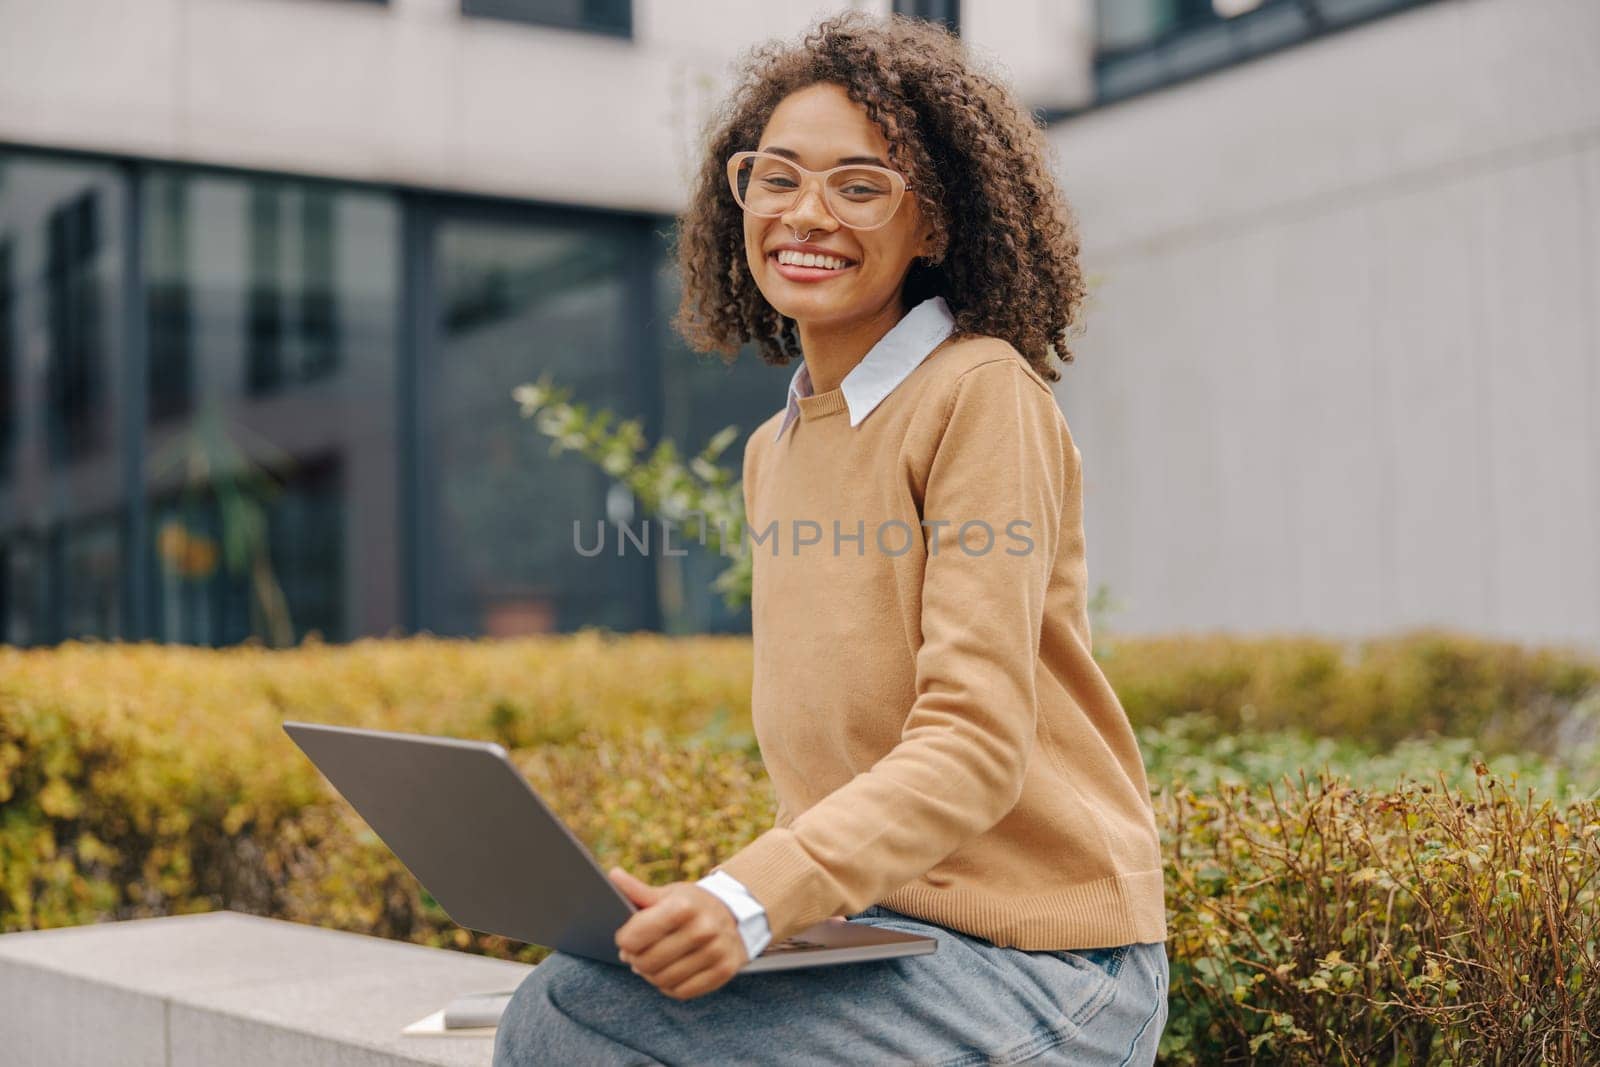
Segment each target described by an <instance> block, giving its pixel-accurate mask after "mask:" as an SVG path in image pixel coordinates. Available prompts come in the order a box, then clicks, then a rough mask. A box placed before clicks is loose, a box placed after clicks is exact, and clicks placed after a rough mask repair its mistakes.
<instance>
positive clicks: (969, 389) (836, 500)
mask: <svg viewBox="0 0 1600 1067" xmlns="http://www.w3.org/2000/svg"><path fill="white" fill-rule="evenodd" d="M799 405H800V414H801V417H800V418H799V419H798V420H797V421H796V422H795V423H794V424H793V425H791V426H790V427H789V428H788V429H787V430H786V431H785V432H784V434H783V436H782V437H780V438H778V439H777V440H774V439H773V438H774V433H775V431H776V429H777V427H778V425H779V421H780V420H781V419H782V417H783V412H781V411H780V412H778V413H777V414H775V415H773V416H772V417H771V418H769V419H768V420H766V422H764V423H763V424H762V425H761V426H758V427H757V428H756V429H755V430H754V431H753V432H752V433H751V435H750V436H749V438H748V439H747V440H746V443H745V455H744V494H745V510H746V515H747V517H748V520H749V529H748V534H747V537H746V541H745V545H744V549H745V550H746V551H750V552H753V553H754V560H753V566H754V586H753V601H752V613H753V639H754V655H755V675H754V684H753V689H752V698H751V699H752V714H753V717H754V727H755V732H756V738H757V740H758V742H759V744H760V746H761V754H762V758H763V760H764V762H765V764H766V767H767V771H768V774H769V775H770V777H771V779H772V784H773V788H774V789H775V791H776V795H777V799H778V816H777V820H776V823H775V825H774V826H773V828H772V829H770V830H768V831H766V832H765V833H763V834H762V835H761V836H759V837H758V838H756V840H754V841H752V842H751V843H750V844H749V845H747V846H745V847H744V848H743V849H741V850H740V851H739V852H737V853H735V854H734V855H733V856H732V857H730V858H729V859H728V860H727V861H726V862H724V863H722V864H721V865H720V866H719V867H718V868H717V869H719V870H725V871H726V872H727V873H728V874H730V875H731V876H733V877H734V878H736V879H738V880H739V881H740V882H741V883H743V885H744V886H746V887H747V888H748V889H749V890H750V892H751V894H752V895H753V896H754V897H755V898H756V899H757V900H758V901H759V902H760V903H761V904H762V906H763V907H765V909H766V913H767V919H768V922H769V923H770V924H771V928H772V937H773V940H774V941H777V940H782V939H783V938H786V937H789V936H791V935H793V934H794V933H796V932H798V931H799V930H802V929H804V928H805V927H807V926H809V925H811V924H812V923H815V922H819V921H821V920H822V919H825V918H827V917H828V916H830V915H851V914H854V913H855V912H858V911H861V910H863V909H865V908H866V907H868V906H869V905H872V904H883V905H884V906H885V907H889V908H892V909H894V910H896V911H900V912H903V913H905V914H907V915H913V916H917V917H919V918H923V919H927V920H929V921H931V922H936V923H939V924H941V925H944V926H947V927H950V928H953V929H956V930H960V931H963V932H965V933H968V934H973V935H976V936H979V937H982V938H985V939H987V940H989V941H991V942H993V943H994V944H997V945H1002V946H1015V947H1018V948H1023V949H1070V948H1096V947H1102V946H1109V945H1121V944H1126V943H1128V942H1134V941H1164V940H1165V939H1166V933H1167V931H1166V915H1165V907H1164V900H1163V883H1162V869H1161V863H1162V859H1161V850H1160V840H1159V836H1158V834H1157V830H1156V824H1155V818H1154V814H1153V811H1152V808H1151V803H1150V796H1149V790H1148V785H1147V782H1146V778H1145V770H1144V763H1143V760H1142V758H1141V756H1140V753H1139V749H1138V745H1137V743H1136V741H1135V738H1134V735H1133V731H1132V729H1131V728H1130V726H1129V724H1128V719H1127V716H1126V714H1125V713H1124V712H1123V710H1122V706H1121V704H1120V703H1119V702H1118V700H1117V696H1116V694H1115V692H1113V690H1112V689H1111V687H1110V685H1109V684H1107V682H1106V679H1105V676H1104V675H1103V674H1102V673H1101V671H1100V668H1099V666H1098V664H1096V662H1095V660H1094V658H1093V657H1092V655H1091V654H1090V635H1089V617H1088V610H1087V603H1086V585H1087V570H1086V564H1085V557H1084V536H1083V504H1082V484H1081V479H1080V470H1081V467H1080V459H1081V456H1080V454H1079V452H1078V449H1077V446H1076V445H1075V444H1074V443H1073V440H1072V436H1071V434H1070V433H1069V432H1068V429H1067V424H1066V420H1065V418H1064V417H1063V416H1062V414H1061V409H1060V408H1059V407H1058V406H1057V404H1056V401H1055V397H1054V395H1053V394H1052V392H1051V390H1050V388H1049V386H1048V385H1047V384H1046V383H1045V382H1044V381H1043V380H1042V379H1041V378H1040V377H1039V376H1038V375H1037V373H1035V372H1034V370H1033V369H1032V368H1031V367H1030V366H1029V365H1028V363H1027V362H1026V361H1025V360H1024V359H1023V358H1022V357H1021V356H1020V355H1019V354H1018V353H1017V352H1016V350H1015V349H1014V348H1012V347H1011V346H1010V345H1009V344H1007V343H1006V342H1004V341H1001V340H998V339H995V338H989V337H962V338H952V339H951V340H949V341H947V342H945V343H944V344H942V345H941V346H940V347H938V348H937V349H935V350H934V351H933V352H932V353H931V354H930V355H929V356H928V357H927V358H926V359H925V360H923V361H922V362H921V363H920V364H919V365H918V366H917V367H916V369H915V370H913V371H912V372H911V373H910V374H909V375H908V376H907V377H906V378H905V380H904V381H903V382H902V383H901V384H900V385H899V386H898V387H897V388H895V389H894V391H893V392H892V393H891V394H890V395H889V396H888V397H887V398H886V399H884V401H883V402H882V404H881V406H879V407H878V408H877V410H876V411H874V412H873V414H872V416H871V417H870V418H867V419H865V420H864V421H862V422H861V423H860V425H857V426H851V425H850V423H849V419H848V417H847V416H846V405H845V398H844V394H843V391H842V390H841V389H840V388H834V389H832V390H829V391H827V392H823V393H818V394H816V395H814V396H807V397H803V398H801V399H800V400H799ZM958 530H959V531H962V535H961V537H960V539H959V540H958V536H957V534H958Z"/></svg>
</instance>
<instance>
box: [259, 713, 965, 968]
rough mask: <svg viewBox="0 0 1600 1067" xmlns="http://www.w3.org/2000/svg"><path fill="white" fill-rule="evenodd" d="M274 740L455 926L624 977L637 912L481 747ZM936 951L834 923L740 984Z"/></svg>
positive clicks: (493, 753)
mask: <svg viewBox="0 0 1600 1067" xmlns="http://www.w3.org/2000/svg"><path fill="white" fill-rule="evenodd" d="M283 728H284V730H285V731H286V732H287V733H288V734H289V736H290V737H291V738H293V739H294V742H295V744H297V745H299V746H300V749H301V751H303V752H304V753H305V754H306V755H307V756H309V757H310V758H311V761H312V762H313V763H315V764H316V765H317V767H318V769H320V770H321V771H322V773H323V774H324V775H326V776H327V778H328V780H329V781H330V782H332V783H333V787H334V788H335V789H337V790H338V791H339V793H340V794H341V795H342V796H343V797H344V798H345V799H346V800H348V801H349V802H350V803H351V805H353V806H354V807H355V809H356V811H357V812H358V813H360V815H361V817H362V818H363V819H365V820H366V821H367V825H369V826H371V827H372V829H373V832H374V833H376V834H377V835H378V837H379V838H381V839H382V841H383V843H384V844H385V845H387V846H389V848H390V849H391V850H392V851H393V852H394V854H395V855H396V856H398V857H399V859H400V862H401V863H403V864H405V866H406V868H407V869H408V870H410V872H411V873H412V874H413V875H415V876H416V878H417V881H419V882H421V883H422V885H423V887H424V888H426V889H427V890H428V892H429V893H431V894H432V895H433V897H434V899H435V900H437V901H438V902H439V904H440V906H441V907H443V908H444V910H445V913H446V914H448V915H449V916H450V918H451V919H452V920H453V921H454V922H456V923H458V924H459V925H461V926H464V927H466V928H467V929H469V930H478V931H480V932H482V933H488V934H500V935H502V936H504V937H510V938H514V939H516V940H518V941H525V942H528V943H529V944H534V945H544V946H546V947H548V948H553V949H559V950H560V951H562V952H566V953H569V954H571V955H575V956H586V957H588V958H589V959H592V960H600V961H601V962H604V963H611V964H616V965H617V966H619V967H621V966H624V964H623V963H622V960H621V959H620V958H619V957H618V955H617V946H616V942H615V941H614V940H613V937H614V936H615V934H616V932H617V930H618V929H619V928H620V927H621V926H622V924H623V923H625V922H627V921H628V917H629V916H630V915H632V914H633V913H634V912H636V911H638V910H639V909H638V908H636V907H635V906H634V904H633V902H632V901H630V900H629V899H628V898H627V897H625V896H623V895H622V892H621V890H619V889H617V887H616V886H615V885H613V884H612V882H611V879H610V878H608V877H607V876H606V874H605V872H604V871H602V870H601V869H600V865H599V864H598V863H596V862H595V860H594V857H593V856H592V855H590V853H589V850H588V849H587V848H585V847H584V846H583V843H582V842H580V841H579V840H578V839H577V838H576V837H575V836H573V833H572V831H571V830H569V829H568V828H567V826H566V824H564V823H563V822H562V821H561V820H560V819H558V818H557V817H556V816H555V813H554V812H552V811H551V810H550V808H549V806H548V805H546V804H545V802H544V800H543V799H542V798H541V797H540V796H539V794H538V793H536V792H534V790H533V787H532V786H531V785H529V784H528V781H527V779H525V778H523V777H522V774H521V773H520V772H519V771H518V770H517V769H516V767H514V766H513V765H512V763H511V761H510V759H508V758H507V756H506V750H505V749H504V748H502V747H501V746H500V745H497V744H495V743H493V742H491V741H462V740H457V739H454V738H449V737H430V736H427V735H426V734H409V733H394V732H390V731H386V730H364V729H359V728H357V727H351V726H328V725H323V724H319V723H309V722H286V723H284V724H283ZM938 947H939V942H938V941H936V940H934V939H933V938H931V937H924V936H922V935H920V934H908V933H903V932H901V931H898V930H886V929H882V928H879V927H875V926H871V925H868V924H866V923H853V922H848V921H846V920H844V919H842V918H832V919H825V920H823V921H822V922H819V923H817V924H816V925H814V926H810V927H807V928H806V929H804V930H802V931H800V932H799V933H798V934H795V935H794V936H793V937H790V938H787V939H785V940H783V941H778V942H774V943H772V944H770V945H768V946H767V948H766V950H765V951H764V952H762V953H761V955H759V956H757V957H756V958H755V959H753V960H750V961H748V962H747V963H745V965H744V967H742V968H741V969H740V973H741V974H743V973H747V972H755V971H781V970H788V969H790V968H795V967H820V966H824V965H827V964H835V963H860V962H864V961H867V960H884V959H892V958H894V957H898V956H920V955H925V954H927V953H930V952H934V951H936V950H937V949H938Z"/></svg>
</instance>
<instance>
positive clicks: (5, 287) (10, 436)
mask: <svg viewBox="0 0 1600 1067" xmlns="http://www.w3.org/2000/svg"><path fill="white" fill-rule="evenodd" d="M11 245H12V242H11V241H9V240H0V485H4V484H5V483H7V482H9V481H11V475H12V464H13V460H14V458H15V456H16V449H17V343H16V329H15V323H14V321H13V316H12V311H11V309H12V307H13V305H14V303H15V298H14V297H13V295H12V294H13V291H14V290H13V283H12V281H11V258H12V252H11Z"/></svg>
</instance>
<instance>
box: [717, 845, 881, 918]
mask: <svg viewBox="0 0 1600 1067" xmlns="http://www.w3.org/2000/svg"><path fill="white" fill-rule="evenodd" d="M713 870H718V871H726V872H727V873H728V874H730V875H732V876H733V877H734V878H737V879H738V880H739V882H740V883H741V884H742V885H743V886H744V887H745V889H746V890H747V891H748V892H749V893H750V895H751V896H753V897H755V898H756V900H757V901H759V902H760V904H761V906H762V907H763V908H765V909H766V912H767V924H768V926H769V928H770V929H771V931H772V940H774V941H782V940H784V939H785V938H788V937H791V936H793V935H794V934H797V933H799V932H800V931H801V930H804V929H805V928H806V927H808V926H811V925H813V924H814V923H819V922H821V921H822V920H824V919H826V918H827V917H828V916H830V915H833V914H836V913H837V912H839V910H840V909H841V908H842V907H843V906H844V905H845V904H846V903H847V902H846V901H844V900H843V899H842V898H841V897H839V896H838V895H837V894H838V892H839V889H838V887H837V886H836V885H834V883H833V881H832V880H831V879H830V878H828V876H827V873H826V872H825V871H823V869H822V868H821V867H820V866H818V865H817V863H816V862H815V861H814V860H812V858H811V857H810V855H808V854H807V853H806V851H805V849H804V848H802V847H801V845H800V842H799V839H798V838H796V837H795V834H794V831H793V830H791V829H789V828H788V827H773V828H772V829H771V830H768V831H766V832H765V833H763V834H762V835H761V836H760V837H757V838H756V839H755V840H754V841H752V842H750V843H749V844H748V845H746V846H745V847H744V848H742V849H740V850H739V851H738V852H736V853H734V854H733V855H732V856H731V857H729V859H728V860H727V862H725V863H721V864H719V865H717V866H716V867H714V868H713ZM870 903H871V902H870V901H868V902H867V904H870ZM867 904H862V906H861V908H865V907H866V906H867ZM861 908H857V909H856V910H857V911H859V910H861Z"/></svg>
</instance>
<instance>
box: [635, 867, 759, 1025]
mask: <svg viewBox="0 0 1600 1067" xmlns="http://www.w3.org/2000/svg"><path fill="white" fill-rule="evenodd" d="M609 874H610V877H611V881H612V883H613V884H614V885H616V887H617V888H618V889H620V890H622V893H623V895H624V896H626V897H627V898H628V899H629V900H631V901H633V903H634V904H635V905H636V906H638V907H639V908H641V909H642V910H641V911H639V912H637V913H635V914H634V916H633V917H632V918H631V919H629V920H628V921H627V922H625V923H623V924H622V927H621V928H620V929H619V930H617V935H616V941H617V948H618V949H619V950H620V952H621V955H622V962H624V963H626V964H629V965H630V966H632V967H633V973H634V974H637V975H639V976H640V977H642V978H644V979H645V980H646V981H648V982H649V983H650V984H651V985H653V986H655V987H656V988H657V989H659V990H661V992H663V993H665V994H666V995H667V996H669V997H672V998H673V999H674V1000H689V999H690V998H692V997H698V996H701V995H702V994H705V993H710V992H712V991H713V990H716V989H720V988H721V987H722V986H723V985H725V984H726V983H727V982H728V980H729V979H731V978H732V977H733V976H734V975H735V974H737V973H738V972H739V968H740V967H743V966H744V965H745V963H747V962H748V961H749V958H750V954H749V953H748V952H746V951H745V947H744V939H743V938H741V937H740V936H739V924H738V923H737V922H736V921H735V920H734V917H733V912H731V911H729V910H728V906H727V905H726V904H724V903H723V902H722V901H721V900H719V899H718V898H717V896H716V894H714V893H712V892H710V891H709V890H706V889H703V888H701V887H700V886H697V885H695V884H694V883H693V882H673V883H671V884H669V885H664V886H661V887H660V888H657V887H655V886H650V885H646V884H645V883H644V882H641V881H639V879H637V878H635V877H634V876H633V875H631V874H629V873H628V872H626V871H624V870H623V869H622V868H621V867H613V868H611V870H610V872H609Z"/></svg>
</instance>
